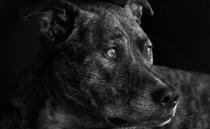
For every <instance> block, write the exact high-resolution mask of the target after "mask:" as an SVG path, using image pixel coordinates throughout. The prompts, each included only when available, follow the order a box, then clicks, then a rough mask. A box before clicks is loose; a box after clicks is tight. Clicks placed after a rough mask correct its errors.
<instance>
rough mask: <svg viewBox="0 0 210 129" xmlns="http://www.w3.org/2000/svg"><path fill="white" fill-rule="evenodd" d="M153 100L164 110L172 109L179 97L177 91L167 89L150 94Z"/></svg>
mask: <svg viewBox="0 0 210 129" xmlns="http://www.w3.org/2000/svg"><path fill="white" fill-rule="evenodd" d="M152 97H153V100H154V101H156V102H157V103H159V104H160V105H161V106H163V107H166V108H173V107H175V106H176V104H177V102H178V100H179V95H178V93H177V91H174V90H170V89H167V88H161V89H159V90H157V91H155V92H154V93H153V94H152Z"/></svg>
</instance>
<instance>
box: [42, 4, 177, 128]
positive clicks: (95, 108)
mask: <svg viewBox="0 0 210 129" xmlns="http://www.w3.org/2000/svg"><path fill="white" fill-rule="evenodd" d="M62 7H63V10H59V9H57V7H56V9H57V10H56V9H54V10H53V9H51V10H50V9H49V10H44V11H43V13H41V15H40V16H41V23H42V24H41V25H42V26H41V35H42V41H43V42H45V43H46V44H48V45H49V46H51V47H53V48H54V49H56V56H55V57H54V59H53V60H52V63H51V64H50V66H49V67H48V69H49V70H50V72H49V74H50V75H49V76H50V78H51V79H52V82H51V84H52V85H50V86H48V89H49V91H50V93H52V96H53V97H55V98H56V99H55V100H57V102H56V103H58V104H57V105H62V106H60V107H62V109H63V110H64V111H66V112H69V111H74V113H75V114H77V112H79V113H78V114H81V112H83V113H82V114H83V115H84V114H87V115H90V116H91V118H90V119H88V121H90V122H89V123H91V121H94V119H101V121H103V123H104V124H103V125H107V126H115V127H125V126H138V125H143V126H161V125H164V124H166V123H168V122H170V120H171V118H172V117H173V116H174V114H175V110H176V105H177V100H178V95H177V93H176V90H175V89H174V88H173V87H172V86H171V85H170V84H168V83H166V82H165V81H163V80H162V79H161V77H160V76H159V75H158V74H156V73H155V72H154V71H153V69H152V65H153V55H152V44H151V42H150V40H149V38H148V37H147V35H146V34H145V32H144V31H143V30H142V28H141V27H140V25H139V23H140V21H139V20H137V18H140V17H141V14H142V7H143V6H142V5H137V4H131V3H130V4H126V5H125V7H120V6H117V5H112V4H105V3H102V4H100V3H98V4H91V5H88V4H87V3H86V4H84V5H81V7H82V8H83V9H81V8H78V6H75V5H73V4H71V3H68V2H67V4H65V6H62ZM64 8H67V9H65V10H64ZM135 10H137V11H136V12H135ZM68 13H69V14H68ZM136 14H138V15H136ZM139 14H140V15H139ZM83 115H81V117H78V119H82V116H83ZM81 126H87V125H82V123H81ZM88 126H89V127H91V125H88ZM94 126H97V124H95V125H94Z"/></svg>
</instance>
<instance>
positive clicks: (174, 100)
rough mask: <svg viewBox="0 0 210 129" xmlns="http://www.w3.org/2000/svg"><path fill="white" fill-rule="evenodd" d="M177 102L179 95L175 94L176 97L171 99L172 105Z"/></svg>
mask: <svg viewBox="0 0 210 129" xmlns="http://www.w3.org/2000/svg"><path fill="white" fill-rule="evenodd" d="M178 100H179V95H178V94H176V95H175V96H174V98H173V103H174V104H175V105H176V104H177V102H178Z"/></svg>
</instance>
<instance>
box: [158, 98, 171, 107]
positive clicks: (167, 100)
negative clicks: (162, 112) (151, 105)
mask: <svg viewBox="0 0 210 129" xmlns="http://www.w3.org/2000/svg"><path fill="white" fill-rule="evenodd" d="M170 101H171V96H170V95H167V96H164V97H162V99H161V100H160V103H161V105H163V106H166V105H167V104H168V103H170Z"/></svg>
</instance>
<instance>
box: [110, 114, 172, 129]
mask: <svg viewBox="0 0 210 129" xmlns="http://www.w3.org/2000/svg"><path fill="white" fill-rule="evenodd" d="M172 118H173V116H168V117H166V118H160V119H156V120H149V121H145V122H140V123H136V122H135V123H134V122H129V121H127V120H124V119H120V118H108V121H109V124H111V126H113V127H135V126H139V125H142V126H145V127H161V126H164V125H166V124H168V123H170V122H171V120H172Z"/></svg>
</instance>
